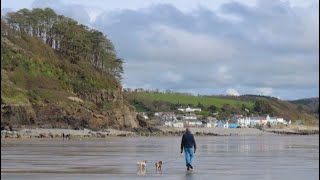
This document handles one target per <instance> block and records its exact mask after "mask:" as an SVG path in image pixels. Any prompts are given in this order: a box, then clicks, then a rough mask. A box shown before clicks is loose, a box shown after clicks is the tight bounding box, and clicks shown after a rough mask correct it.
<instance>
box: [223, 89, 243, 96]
mask: <svg viewBox="0 0 320 180" xmlns="http://www.w3.org/2000/svg"><path fill="white" fill-rule="evenodd" d="M226 94H227V95H230V96H239V95H240V94H239V93H238V91H237V90H235V89H227V91H226Z"/></svg>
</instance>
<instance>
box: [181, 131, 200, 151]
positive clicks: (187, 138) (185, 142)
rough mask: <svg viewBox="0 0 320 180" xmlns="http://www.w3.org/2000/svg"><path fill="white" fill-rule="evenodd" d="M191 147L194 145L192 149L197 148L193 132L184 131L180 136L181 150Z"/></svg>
mask: <svg viewBox="0 0 320 180" xmlns="http://www.w3.org/2000/svg"><path fill="white" fill-rule="evenodd" d="M192 147H194V149H197V145H196V141H195V140H194V137H193V134H191V133H190V132H186V133H184V134H183V136H182V140H181V150H183V148H192Z"/></svg>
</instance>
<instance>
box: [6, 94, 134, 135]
mask: <svg viewBox="0 0 320 180" xmlns="http://www.w3.org/2000/svg"><path fill="white" fill-rule="evenodd" d="M88 97H99V98H95V99H91V98H89V99H86V100H87V101H88V100H92V102H93V103H98V104H96V108H88V107H86V106H84V105H83V103H82V102H80V101H73V100H70V102H68V103H67V104H66V103H62V102H56V103H48V104H43V105H31V104H28V105H2V106H1V127H5V126H8V125H10V126H12V127H15V128H19V127H31V128H34V127H40V128H71V129H83V128H89V129H94V130H98V129H103V128H107V127H112V128H117V129H123V128H136V127H139V122H138V121H137V120H136V116H135V113H134V112H133V111H132V110H131V109H130V107H129V105H128V104H127V103H126V102H125V101H124V100H123V98H122V95H121V93H120V92H119V91H115V92H114V93H110V91H102V92H99V93H97V94H96V95H90V96H89V95H88ZM105 102H107V103H108V102H112V108H110V109H108V110H106V111H104V110H103V108H99V107H101V104H103V103H105Z"/></svg>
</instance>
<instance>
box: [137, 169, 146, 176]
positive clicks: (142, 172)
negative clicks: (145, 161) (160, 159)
mask: <svg viewBox="0 0 320 180" xmlns="http://www.w3.org/2000/svg"><path fill="white" fill-rule="evenodd" d="M146 173H147V169H145V168H139V169H138V170H137V174H140V175H144V174H146Z"/></svg>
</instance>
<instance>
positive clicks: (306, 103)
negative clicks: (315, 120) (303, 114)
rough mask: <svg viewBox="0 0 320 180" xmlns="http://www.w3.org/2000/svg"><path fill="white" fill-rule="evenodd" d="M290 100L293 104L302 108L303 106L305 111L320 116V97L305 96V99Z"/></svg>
mask: <svg viewBox="0 0 320 180" xmlns="http://www.w3.org/2000/svg"><path fill="white" fill-rule="evenodd" d="M288 102H290V103H292V104H296V105H298V107H299V108H300V109H301V108H303V109H304V110H305V111H307V112H309V113H311V114H314V115H315V116H317V117H319V98H318V97H314V98H304V99H298V100H294V101H288Z"/></svg>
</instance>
